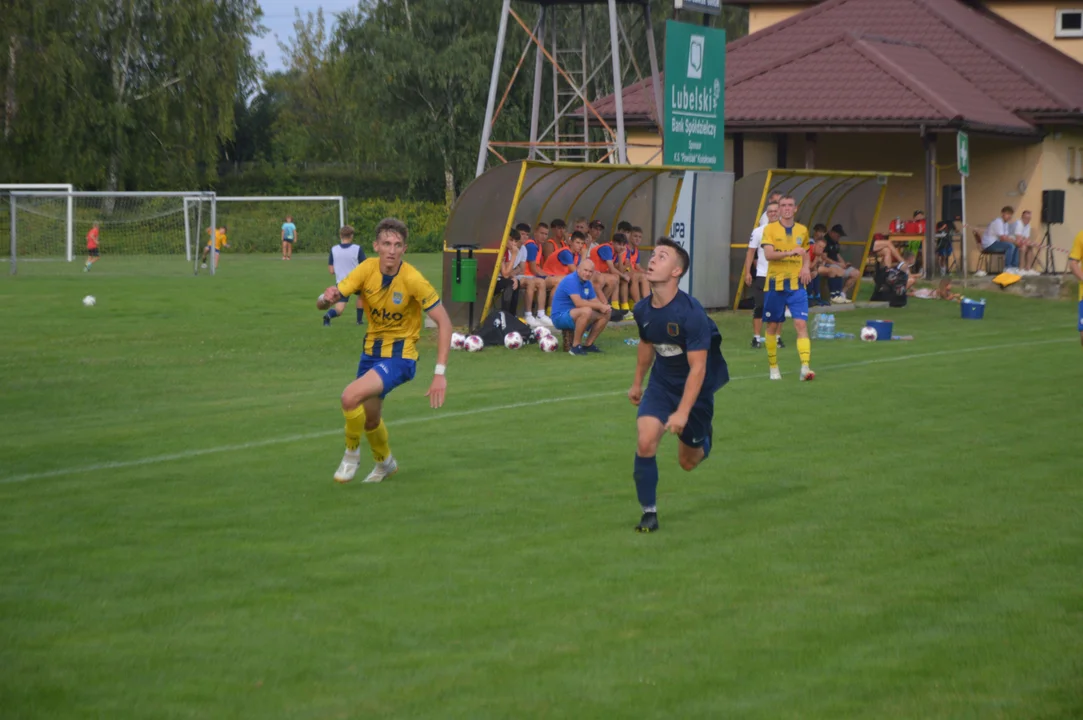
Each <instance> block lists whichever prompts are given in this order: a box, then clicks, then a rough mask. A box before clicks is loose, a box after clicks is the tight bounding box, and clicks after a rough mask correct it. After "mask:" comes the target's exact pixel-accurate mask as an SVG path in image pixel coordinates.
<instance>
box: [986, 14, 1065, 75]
mask: <svg viewBox="0 0 1083 720" xmlns="http://www.w3.org/2000/svg"><path fill="white" fill-rule="evenodd" d="M985 4H986V7H988V8H989V9H990V10H992V11H993V12H995V13H996V14H997V15H1000V16H1001V17H1002V18H1004V19H1005V20H1007V21H1008V22H1010V23H1012V24H1013V25H1016V26H1017V27H1019V28H1022V29H1023V30H1025V31H1027V32H1028V33H1030V34H1031V35H1033V36H1034V37H1036V38H1038V39H1039V40H1042V41H1043V42H1045V43H1047V44H1049V45H1052V46H1053V47H1055V48H1056V49H1057V50H1060V51H1061V52H1062V53H1064V54H1065V55H1067V56H1069V57H1071V58H1074V59H1075V60H1076V62H1079V63H1083V38H1058V37H1056V27H1057V10H1078V9H1079V8H1081V7H1083V2H1080V1H1079V0H1067V1H1063V0H1062V2H1019V1H1018V0H1016V1H1015V2H1007V1H1005V0H988V1H987V2H986V3H985Z"/></svg>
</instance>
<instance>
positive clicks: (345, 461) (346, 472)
mask: <svg viewBox="0 0 1083 720" xmlns="http://www.w3.org/2000/svg"><path fill="white" fill-rule="evenodd" d="M360 463H361V449H360V448H358V449H357V450H347V451H346V452H345V453H343V455H342V462H341V463H339V465H338V470H336V471H335V482H338V483H348V482H350V481H351V480H353V476H354V475H356V474H357V466H358V465H359V464H360Z"/></svg>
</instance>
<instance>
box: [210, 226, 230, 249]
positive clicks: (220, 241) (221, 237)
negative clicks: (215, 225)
mask: <svg viewBox="0 0 1083 720" xmlns="http://www.w3.org/2000/svg"><path fill="white" fill-rule="evenodd" d="M210 234H211V231H210V229H209V228H208V229H207V238H208V239H207V247H210V246H211V241H210ZM228 243H229V241H228V240H226V231H225V230H222V229H221V228H219V229H218V230H215V231H214V249H215V250H221V249H222V246H223V245H227V244H228Z"/></svg>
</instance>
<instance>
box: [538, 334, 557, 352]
mask: <svg viewBox="0 0 1083 720" xmlns="http://www.w3.org/2000/svg"><path fill="white" fill-rule="evenodd" d="M538 347H540V348H541V349H542V352H556V351H557V348H558V347H560V341H559V340H557V339H556V338H555V337H553V336H552V335H546V336H544V337H543V338H542V339H541V340H539V341H538Z"/></svg>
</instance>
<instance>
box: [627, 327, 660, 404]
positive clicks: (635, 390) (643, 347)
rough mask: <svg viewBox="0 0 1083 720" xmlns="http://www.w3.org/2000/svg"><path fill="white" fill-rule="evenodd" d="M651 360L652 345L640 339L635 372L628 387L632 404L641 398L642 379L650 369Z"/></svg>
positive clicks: (652, 356) (652, 358)
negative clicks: (630, 385)
mask: <svg viewBox="0 0 1083 720" xmlns="http://www.w3.org/2000/svg"><path fill="white" fill-rule="evenodd" d="M653 362H654V345H652V344H651V343H649V342H647V341H645V340H640V341H639V347H638V348H637V352H636V374H635V378H634V379H633V380H632V387H631V388H629V389H628V399H629V400H631V401H632V404H633V405H639V401H640V400H642V399H643V379H644V378H646V377H647V371H648V370H650V369H651V363H653Z"/></svg>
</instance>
